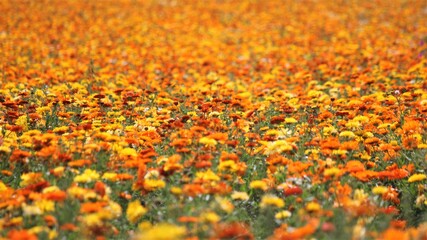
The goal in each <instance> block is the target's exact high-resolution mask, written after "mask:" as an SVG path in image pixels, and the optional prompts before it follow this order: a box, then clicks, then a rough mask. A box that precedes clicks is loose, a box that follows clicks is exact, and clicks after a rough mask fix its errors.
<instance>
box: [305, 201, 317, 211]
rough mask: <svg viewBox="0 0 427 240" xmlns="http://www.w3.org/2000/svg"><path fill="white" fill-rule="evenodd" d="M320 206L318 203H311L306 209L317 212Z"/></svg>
mask: <svg viewBox="0 0 427 240" xmlns="http://www.w3.org/2000/svg"><path fill="white" fill-rule="evenodd" d="M320 208H321V207H320V204H318V203H317V202H309V203H308V204H307V205H306V206H305V209H306V210H307V211H309V212H317V211H319V210H320Z"/></svg>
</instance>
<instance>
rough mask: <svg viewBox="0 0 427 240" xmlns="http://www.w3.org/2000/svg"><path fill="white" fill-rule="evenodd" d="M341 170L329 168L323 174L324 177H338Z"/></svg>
mask: <svg viewBox="0 0 427 240" xmlns="http://www.w3.org/2000/svg"><path fill="white" fill-rule="evenodd" d="M340 173H341V170H340V169H339V168H336V167H333V168H328V169H325V171H324V172H323V175H324V176H325V177H330V176H338V175H340Z"/></svg>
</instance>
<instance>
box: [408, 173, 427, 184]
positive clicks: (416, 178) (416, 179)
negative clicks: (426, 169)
mask: <svg viewBox="0 0 427 240" xmlns="http://www.w3.org/2000/svg"><path fill="white" fill-rule="evenodd" d="M426 178H427V177H426V175H425V174H421V173H416V174H414V175H412V176H410V177H409V178H408V182H410V183H411V182H419V181H422V180H424V179H426Z"/></svg>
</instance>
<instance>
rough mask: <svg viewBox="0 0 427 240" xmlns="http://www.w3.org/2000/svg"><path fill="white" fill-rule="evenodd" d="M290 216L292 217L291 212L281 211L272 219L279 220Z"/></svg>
mask: <svg viewBox="0 0 427 240" xmlns="http://www.w3.org/2000/svg"><path fill="white" fill-rule="evenodd" d="M290 216H292V213H291V212H289V211H288V210H283V211H280V212H278V213H276V215H274V218H276V219H279V220H280V219H285V218H288V217H290Z"/></svg>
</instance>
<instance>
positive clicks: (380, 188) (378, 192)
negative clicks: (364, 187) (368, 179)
mask: <svg viewBox="0 0 427 240" xmlns="http://www.w3.org/2000/svg"><path fill="white" fill-rule="evenodd" d="M387 191H388V188H387V187H384V186H376V187H374V188H372V193H373V194H376V195H382V194H384V193H386V192H387Z"/></svg>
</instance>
